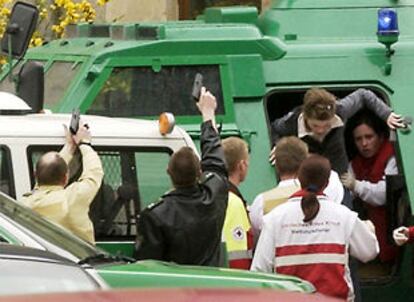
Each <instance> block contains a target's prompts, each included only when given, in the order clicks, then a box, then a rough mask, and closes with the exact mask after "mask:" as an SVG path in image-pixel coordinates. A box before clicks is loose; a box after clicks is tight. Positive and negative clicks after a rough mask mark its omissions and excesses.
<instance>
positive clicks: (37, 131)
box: [0, 113, 185, 138]
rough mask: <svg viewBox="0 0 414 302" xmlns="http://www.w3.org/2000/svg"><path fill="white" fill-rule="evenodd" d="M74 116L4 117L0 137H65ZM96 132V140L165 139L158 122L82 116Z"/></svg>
mask: <svg viewBox="0 0 414 302" xmlns="http://www.w3.org/2000/svg"><path fill="white" fill-rule="evenodd" d="M70 119H71V115H70V114H55V113H45V114H27V115H1V116H0V136H13V137H16V136H23V137H26V136H27V137H40V136H46V137H62V136H63V135H64V128H63V126H62V125H67V126H68V125H69V122H70ZM81 119H82V120H83V121H84V122H86V123H87V124H88V125H89V127H90V129H91V132H92V137H106V138H107V137H117V138H123V137H125V138H163V137H164V136H162V135H161V134H160V133H159V131H158V121H149V120H139V119H131V118H113V117H104V116H95V115H81ZM183 133H185V132H184V130H182V129H181V128H179V127H177V126H176V127H175V128H174V130H173V132H172V133H170V134H168V135H166V136H165V137H168V138H181V137H182V136H183V135H184V134H183Z"/></svg>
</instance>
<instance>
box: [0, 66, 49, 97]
mask: <svg viewBox="0 0 414 302" xmlns="http://www.w3.org/2000/svg"><path fill="white" fill-rule="evenodd" d="M23 63H24V61H19V62H18V63H17V64H15V65H14V66H13V77H14V75H16V74H17V73H18V72H19V70H20V68H22V65H23ZM42 63H44V62H42ZM7 70H9V67H8V66H4V67H3V71H2V72H6V71H7ZM11 79H12V78H11V77H10V76H9V74H7V75H6V76H5V77H4V78H3V80H2V81H1V82H0V91H3V92H9V93H12V94H16V87H15V83H14V82H13V81H12V80H11Z"/></svg>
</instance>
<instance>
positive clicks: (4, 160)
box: [0, 146, 16, 197]
mask: <svg viewBox="0 0 414 302" xmlns="http://www.w3.org/2000/svg"><path fill="white" fill-rule="evenodd" d="M0 191H1V192H3V193H5V194H7V195H9V196H12V197H16V194H15V191H14V183H13V174H12V168H11V157H10V151H9V149H8V148H6V147H5V146H0Z"/></svg>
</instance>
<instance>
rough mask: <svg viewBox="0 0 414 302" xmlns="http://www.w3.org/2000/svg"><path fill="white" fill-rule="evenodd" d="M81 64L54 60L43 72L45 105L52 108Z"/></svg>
mask: <svg viewBox="0 0 414 302" xmlns="http://www.w3.org/2000/svg"><path fill="white" fill-rule="evenodd" d="M80 66H81V64H79V63H76V62H63V61H55V62H53V64H52V66H50V68H49V69H48V70H47V71H46V74H45V107H46V108H48V109H52V110H53V109H54V107H55V106H56V105H57V104H58V102H59V101H60V99H61V98H62V96H63V94H64V92H65V91H66V89H67V88H68V87H69V85H70V83H71V81H72V79H74V78H75V75H76V73H77V72H78V70H79V67H80Z"/></svg>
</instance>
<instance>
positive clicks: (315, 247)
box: [275, 243, 345, 257]
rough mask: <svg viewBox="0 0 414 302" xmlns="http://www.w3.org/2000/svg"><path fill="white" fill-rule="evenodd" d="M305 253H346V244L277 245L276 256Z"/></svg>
mask: <svg viewBox="0 0 414 302" xmlns="http://www.w3.org/2000/svg"><path fill="white" fill-rule="evenodd" d="M303 254H345V245H343V244H335V243H326V244H325V243H322V244H321V243H320V244H309V245H288V246H282V247H277V248H276V255H275V256H278V257H281V256H289V255H303Z"/></svg>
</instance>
